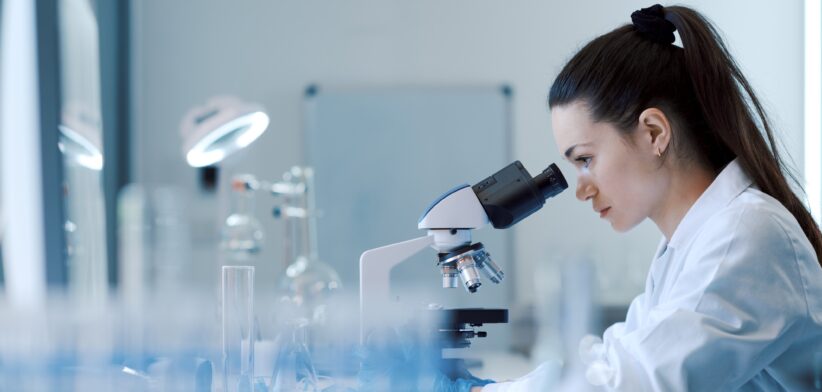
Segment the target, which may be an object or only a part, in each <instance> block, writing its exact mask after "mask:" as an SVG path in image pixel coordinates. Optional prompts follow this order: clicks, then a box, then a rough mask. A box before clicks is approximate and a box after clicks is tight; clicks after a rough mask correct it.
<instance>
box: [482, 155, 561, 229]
mask: <svg viewBox="0 0 822 392" xmlns="http://www.w3.org/2000/svg"><path fill="white" fill-rule="evenodd" d="M566 188H568V182H567V181H565V177H563V175H562V172H560V171H559V168H558V167H557V165H555V164H553V163H552V164H551V165H550V166H548V168H547V169H545V170H544V171H543V172H542V173H540V174H539V175H538V176H536V177H531V175H530V174H529V173H528V171H527V170H525V168H524V167H523V166H522V163H520V162H519V161H515V162H514V163H512V164H510V165H508V166H506V167H504V168H503V169H502V170H500V171H498V172H496V173H494V174H493V175H492V176H490V177H488V178H486V179H484V180H482V181H480V182H479V183H477V184H476V185H474V186H473V187H472V189H473V190H474V193H475V194H476V195H477V198H478V199H479V201H480V204H482V207H483V208H484V209H485V213H486V214H487V215H488V219H489V220H490V221H491V224H492V225H493V226H494V228H496V229H507V228H509V227H511V226H513V225H514V224H516V223H517V222H519V221H521V220H523V219H525V218H526V217H527V216H529V215H531V214H532V213H534V212H535V211H537V210H539V209H540V208H542V205H543V204H545V200H546V199H548V198H551V197H553V196H556V195H557V194H559V193H560V192H562V191H563V190H565V189H566Z"/></svg>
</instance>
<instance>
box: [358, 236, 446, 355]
mask: <svg viewBox="0 0 822 392" xmlns="http://www.w3.org/2000/svg"><path fill="white" fill-rule="evenodd" d="M433 243H434V236H433V235H426V236H424V237H419V238H415V239H413V240H408V241H404V242H398V243H396V244H391V245H386V246H383V247H380V248H375V249H371V250H368V251H365V252H364V253H363V254H362V255H361V256H360V342H361V343H365V334H366V333H367V332H368V330H369V329H370V328H373V327H374V326H377V325H378V323H379V321H380V320H381V319H382V320H383V321H384V320H385V317H384V315H385V312H387V311H389V310H390V309H391V299H390V298H391V297H390V292H389V287H390V277H391V270H392V269H393V268H394V267H395V266H397V264H400V263H402V262H403V261H405V260H407V259H408V258H409V257H411V256H413V255H415V254H417V253H419V252H420V251H422V250H423V249H425V248H427V247H428V246H430V245H432V244H433ZM380 315H383V317H380Z"/></svg>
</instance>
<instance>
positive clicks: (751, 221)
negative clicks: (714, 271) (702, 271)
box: [691, 188, 822, 322]
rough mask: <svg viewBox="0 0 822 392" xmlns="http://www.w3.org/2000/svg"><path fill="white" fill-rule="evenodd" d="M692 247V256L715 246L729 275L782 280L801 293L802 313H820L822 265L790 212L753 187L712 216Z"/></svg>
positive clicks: (719, 258) (718, 257) (723, 268)
mask: <svg viewBox="0 0 822 392" xmlns="http://www.w3.org/2000/svg"><path fill="white" fill-rule="evenodd" d="M691 248H692V250H694V251H696V253H697V254H699V253H702V252H701V251H700V249H703V248H708V249H714V250H715V252H713V256H715V258H716V260H715V262H716V263H720V264H722V265H723V267H718V268H720V270H724V272H725V273H727V274H728V275H729V276H747V275H749V274H756V275H757V276H759V277H761V278H768V279H769V280H770V281H771V283H774V284H776V283H777V281H779V280H783V279H784V281H782V283H783V285H785V286H791V289H792V290H796V291H797V292H801V293H803V295H802V297H804V298H803V299H804V301H802V302H804V303H805V305H806V306H807V307H808V308H806V309H805V310H806V311H810V313H811V314H812V315H813V314H814V313H816V312H819V311H822V268H820V265H819V261H818V259H817V256H816V252H815V250H814V248H813V246H812V245H811V243H810V241H809V240H808V238H807V237H806V236H805V233H804V232H803V231H802V228H801V227H800V226H799V222H797V220H796V218H794V216H793V215H792V214H791V213H790V211H788V210H787V208H785V207H784V206H783V205H782V204H781V203H780V202H779V201H777V200H776V199H774V198H773V197H771V196H770V195H768V194H765V193H764V192H762V191H760V190H758V189H756V188H748V189H747V190H745V191H744V192H742V193H741V194H740V195H739V196H737V197H736V198H734V200H732V201H731V202H730V203H728V205H727V206H725V207H724V208H722V209H720V210H719V211H717V213H716V214H714V215H713V216H711V217H710V218H709V219H708V220H707V221H706V222H705V225H704V226H703V229H702V230H701V232H700V233H699V234H698V235H697V238H696V239H695V240H694V243H693V244H692V246H691ZM780 278H781V279H780ZM785 288H787V287H785ZM817 316H818V317H819V318H820V320H817V322H822V315H815V316H814V317H815V318H816V317H817Z"/></svg>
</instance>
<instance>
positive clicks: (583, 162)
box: [574, 157, 593, 169]
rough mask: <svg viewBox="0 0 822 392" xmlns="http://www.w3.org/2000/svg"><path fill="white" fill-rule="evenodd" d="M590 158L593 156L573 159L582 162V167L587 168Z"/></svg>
mask: <svg viewBox="0 0 822 392" xmlns="http://www.w3.org/2000/svg"><path fill="white" fill-rule="evenodd" d="M592 159H593V157H578V158H577V159H574V160H575V161H577V162H582V167H583V168H585V169H587V168H588V166H590V165H591V160H592Z"/></svg>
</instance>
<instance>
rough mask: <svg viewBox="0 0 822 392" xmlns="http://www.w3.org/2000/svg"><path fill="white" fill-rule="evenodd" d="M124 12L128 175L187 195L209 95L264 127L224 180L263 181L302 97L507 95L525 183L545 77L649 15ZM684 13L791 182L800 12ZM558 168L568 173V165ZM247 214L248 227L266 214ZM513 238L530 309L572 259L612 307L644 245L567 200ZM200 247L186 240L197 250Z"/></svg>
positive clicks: (147, 8)
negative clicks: (538, 283)
mask: <svg viewBox="0 0 822 392" xmlns="http://www.w3.org/2000/svg"><path fill="white" fill-rule="evenodd" d="M133 3H134V5H133V7H134V13H133V18H134V21H133V28H134V33H133V34H134V36H133V37H134V45H133V60H132V61H133V70H134V72H135V78H134V80H133V84H134V93H135V96H134V110H135V111H134V114H133V118H134V121H135V124H134V129H135V131H136V135H135V140H136V144H135V145H134V157H135V159H136V162H135V175H136V178H137V179H138V180H140V181H143V182H146V183H149V184H158V183H176V184H180V185H182V186H184V187H186V188H189V189H194V183H195V181H194V177H195V171H194V170H193V169H190V168H188V167H186V166H185V164H184V161H183V159H182V154H181V152H180V147H179V137H178V134H177V129H178V124H179V121H180V118H181V117H182V115H183V113H185V112H186V111H187V110H188V108H190V107H191V106H193V105H195V104H200V103H202V102H204V101H205V100H206V99H208V98H209V97H211V96H213V95H217V94H235V95H237V96H240V97H242V98H245V99H248V100H252V101H258V102H261V103H263V104H264V105H265V106H266V107H267V108H268V111H269V114H270V115H271V118H272V124H271V128H270V131H269V132H268V133H267V134H265V135H264V136H263V137H262V138H261V139H260V140H259V141H258V142H257V143H255V144H254V145H253V146H252V147H251V148H250V150H248V151H247V153H245V154H243V155H242V156H239V157H234V158H232V159H231V160H230V162H228V163H227V164H226V166H228V167H229V168H230V169H233V170H238V171H248V172H252V173H254V174H257V175H260V176H262V177H265V178H277V177H279V175H280V173H282V172H283V171H284V170H286V169H287V168H288V167H289V166H290V165H292V164H294V163H297V162H301V159H302V156H301V150H300V135H299V131H300V129H301V126H302V124H301V100H302V93H303V89H304V88H305V86H306V85H308V84H310V83H319V84H321V85H322V84H333V85H340V84H345V85H386V84H388V85H395V84H403V85H406V84H424V85H440V84H444V85H454V84H482V85H488V84H489V83H509V84H510V85H511V86H513V88H514V94H515V98H514V107H513V112H514V143H513V145H514V157H515V158H517V159H520V160H521V161H522V162H523V163H524V164H525V166H526V167H528V168H529V169H530V170H531V171H532V172H534V171H536V170H538V169H539V168H542V167H544V166H545V165H546V164H547V163H549V162H552V161H557V162H558V161H560V160H561V157H560V155H559V153H558V152H557V151H556V148H555V146H554V144H553V138H552V136H551V128H550V117H549V113H548V111H547V110H546V93H547V91H548V88H549V87H550V84H551V82H552V81H553V78H554V77H555V75H556V73H557V72H558V71H559V69H560V68H561V66H562V65H563V64H564V62H565V61H566V60H567V59H568V58H569V57H570V56H571V55H572V54H573V53H574V51H575V50H577V49H578V48H579V47H580V46H581V45H583V44H584V43H586V42H587V41H588V40H590V39H591V38H594V37H595V36H597V35H599V34H603V33H605V32H607V31H609V30H611V29H613V28H615V27H617V26H619V25H621V24H624V23H628V22H630V14H631V12H632V11H633V10H635V9H638V8H641V7H645V6H648V5H650V4H648V2H647V1H620V2H615V1H611V0H590V1H577V2H570V1H525V0H516V1H514V0H511V1H489V0H482V1H480V0H418V1H413V2H409V1H365V0H356V1H353V0H352V1H335V2H331V1H323V0H300V1H281V0H255V1H251V0H246V1H220V0H200V1H197V2H192V1H186V0H162V1H161V0H138V1H135V2H133ZM684 3H685V4H687V5H691V6H693V7H695V8H696V9H698V10H700V11H702V12H703V13H704V14H705V15H707V16H708V17H709V18H711V19H712V20H714V21H715V22H716V24H717V26H718V27H719V28H720V30H721V31H723V32H724V33H725V36H726V38H727V43H728V44H729V46H730V48H731V51H732V52H733V53H734V54H735V55H736V59H737V60H738V62H739V63H740V65H741V67H742V69H743V71H744V72H745V73H746V75H747V76H748V77H749V78H750V81H751V82H752V83H753V85H754V87H755V88H756V90H757V91H758V92H759V94H760V97H761V98H762V99H763V101H764V102H765V104H766V106H767V107H768V108H769V109H770V113H771V115H772V117H773V120H774V122H775V124H776V127H777V128H778V129H779V130H780V131H781V132H782V133H784V140H785V143H786V145H787V147H788V150H789V152H790V153H791V155H793V158H794V160H795V162H797V165H796V167H797V168H798V169H801V167H802V165H801V162H802V148H801V140H802V75H803V74H802V64H803V63H802V31H803V30H802V21H803V17H802V14H801V13H802V2H801V1H798V0H792V1H783V2H774V1H764V0H760V1H743V0H733V1H722V2H719V1H708V0H700V1H686V2H684ZM561 168H563V169H565V172H566V173H568V174H569V175H570V174H571V173H572V171H571V169H570V167H569V166H568V165H564V166H563V165H562V164H561ZM468 180H470V179H468ZM569 180H570V181H571V186H574V185H575V180H574V179H569ZM213 203H214V201H213V200H210V199H208V198H199V199H197V200H194V202H193V204H192V205H193V206H194V208H195V209H198V211H199V213H200V214H202V215H201V216H204V217H205V216H209V214H213V211H214V209H213V207H210V206H212V205H213ZM258 204H260V205H261V206H260V211H261V213H264V210H265V208H267V207H265V208H264V206H268V203H267V202H265V203H264V202H260V203H258ZM203 219H204V221H205V220H206V218H203ZM266 226H267V231H268V234H269V238H275V237H276V236H277V235H279V233H281V231H280V229H279V225H278V224H277V223H272V222H269V223H267V224H266ZM515 230H516V232H515V233H516V245H515V249H516V255H517V260H516V263H517V268H516V272H515V274H514V275H515V277H514V278H515V279H513V280H509V281H508V283H507V284H516V286H517V288H516V293H517V297H518V299H519V300H521V301H528V300H530V299H532V298H533V296H534V292H535V291H534V289H535V287H534V278H533V275H534V274H532V271H533V270H535V269H536V270H543V268H540V267H538V266H537V264H540V263H546V262H552V261H556V260H559V259H565V258H569V257H570V258H576V257H578V256H579V255H587V256H588V257H591V258H594V259H595V260H596V261H597V263H598V264H599V265H600V274H601V275H603V276H607V277H610V278H609V279H607V282H606V283H608V282H610V283H608V285H606V286H605V287H604V291H603V298H604V299H605V300H606V301H608V302H623V303H624V302H627V301H628V300H629V299H630V297H631V296H633V295H634V294H636V293H637V292H639V291H640V290H641V288H642V284H643V281H644V274H645V268H646V267H647V265H648V264H649V262H650V260H649V259H650V257H651V256H652V253H653V250H654V249H655V247H656V244H657V241H658V238H659V234H658V232H657V231H656V228H655V227H654V226H653V225H651V224H649V223H646V224H643V225H642V226H640V227H638V228H637V229H635V230H634V231H633V232H631V233H629V234H626V235H619V234H615V233H613V232H612V231H611V229H610V228H609V227H608V226H607V225H606V224H605V223H603V222H601V221H599V219H598V217H596V216H595V214H593V213H592V211H591V207H590V205H587V204H582V203H579V202H578V201H577V200H575V199H574V197H573V191H570V192H566V193H565V194H563V195H562V196H561V197H559V198H558V199H556V200H552V201H551V202H549V205H548V206H547V209H546V210H544V211H541V212H540V213H538V214H535V216H533V217H531V218H529V219H528V220H526V221H525V222H523V223H521V224H519V225H518V227H516V228H515ZM209 233H210V232H209V231H208V230H205V231H203V232H202V233H200V235H199V236H197V237H198V238H200V240H201V241H206V240H207V239H208V236H209V235H210V234H209ZM324 240H326V241H329V240H332V239H324ZM271 241H277V240H276V239H271V240H270V241H269V242H271ZM275 244H277V242H275ZM280 254H281V252H280V250H279V247H277V248H274V249H269V250H268V251H267V252H266V253H264V255H263V256H264V257H265V258H266V259H267V260H271V261H275V260H279V256H280ZM198 257H201V258H202V259H203V260H206V259H207V258H208V257H211V255H210V254H208V253H205V252H204V253H203V254H201V255H199V256H198ZM266 264H267V266H262V268H260V269H258V277H265V276H271V278H272V279H274V278H275V275H276V273H277V268H275V267H274V266H275V265H276V264H275V263H273V262H272V263H266ZM203 265H204V266H205V265H208V263H207V262H205V261H204V262H203ZM626 269H627V270H628V271H629V273H628V274H627V277H626V274H625V273H624V272H623V271H625V270H626ZM432 278H435V277H432ZM258 279H260V278H258ZM263 279H264V278H263ZM545 280H546V281H547V280H549V279H545ZM514 282H515V283H514Z"/></svg>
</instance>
